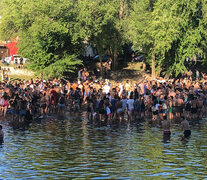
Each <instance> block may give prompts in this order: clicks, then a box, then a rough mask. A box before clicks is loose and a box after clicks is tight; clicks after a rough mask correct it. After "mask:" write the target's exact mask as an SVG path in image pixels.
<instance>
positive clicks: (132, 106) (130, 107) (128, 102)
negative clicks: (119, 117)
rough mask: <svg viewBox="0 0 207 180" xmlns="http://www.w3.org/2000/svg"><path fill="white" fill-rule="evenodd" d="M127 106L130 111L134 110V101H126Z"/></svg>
mask: <svg viewBox="0 0 207 180" xmlns="http://www.w3.org/2000/svg"><path fill="white" fill-rule="evenodd" d="M127 104H128V108H129V109H130V110H131V109H134V99H128V100H127Z"/></svg>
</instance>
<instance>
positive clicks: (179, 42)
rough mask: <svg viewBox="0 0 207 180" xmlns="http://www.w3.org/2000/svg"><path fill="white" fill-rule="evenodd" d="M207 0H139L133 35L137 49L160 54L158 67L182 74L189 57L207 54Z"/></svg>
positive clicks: (156, 54)
mask: <svg viewBox="0 0 207 180" xmlns="http://www.w3.org/2000/svg"><path fill="white" fill-rule="evenodd" d="M206 4H207V1H206V0H187V1H184V0H183V1H182V0H156V1H153V0H137V1H135V5H134V10H133V11H132V13H131V23H130V31H129V33H130V35H131V37H132V38H133V40H132V41H133V43H134V46H135V47H136V49H140V50H142V51H144V52H147V53H148V54H150V52H151V53H154V54H155V56H156V66H157V69H160V68H161V69H163V70H164V71H165V72H166V73H168V74H174V75H178V74H179V73H183V72H184V71H185V70H186V67H185V60H186V58H190V59H192V58H193V57H195V56H196V55H198V54H199V55H200V54H201V55H205V54H206V47H207V44H206V43H207V41H206V40H207V34H206V28H207V26H206V25H207V19H206V14H207V11H206V6H207V5H206Z"/></svg>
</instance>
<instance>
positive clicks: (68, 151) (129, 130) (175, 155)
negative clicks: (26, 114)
mask: <svg viewBox="0 0 207 180" xmlns="http://www.w3.org/2000/svg"><path fill="white" fill-rule="evenodd" d="M1 124H3V128H4V133H5V142H4V144H2V145H0V179H132V180H134V179H205V178H206V179H207V119H206V120H205V119H204V120H201V121H199V122H195V123H193V125H191V126H192V135H191V137H190V139H188V140H187V139H186V140H183V138H182V132H181V131H180V130H179V127H178V125H177V124H174V125H173V127H172V129H171V130H172V135H171V138H170V140H168V141H167V142H164V141H163V134H162V129H161V128H159V127H150V125H149V123H147V122H142V123H131V124H126V123H121V124H117V125H111V126H110V127H108V126H102V125H94V124H92V123H86V121H82V120H64V121H63V120H48V121H42V122H40V123H33V124H31V125H30V127H29V128H28V129H27V130H25V131H20V130H13V129H12V128H11V127H9V126H7V125H6V124H5V123H3V122H1Z"/></svg>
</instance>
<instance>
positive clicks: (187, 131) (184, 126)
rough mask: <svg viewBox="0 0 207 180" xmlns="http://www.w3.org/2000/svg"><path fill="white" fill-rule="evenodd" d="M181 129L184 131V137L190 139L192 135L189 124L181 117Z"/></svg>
mask: <svg viewBox="0 0 207 180" xmlns="http://www.w3.org/2000/svg"><path fill="white" fill-rule="evenodd" d="M181 120H182V122H181V128H182V130H183V131H184V137H185V138H186V137H189V136H190V135H191V130H190V125H189V122H188V121H187V120H186V119H185V118H184V117H183V116H182V117H181Z"/></svg>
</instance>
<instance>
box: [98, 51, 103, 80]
mask: <svg viewBox="0 0 207 180" xmlns="http://www.w3.org/2000/svg"><path fill="white" fill-rule="evenodd" d="M99 59H100V64H101V77H103V61H102V55H100V54H99Z"/></svg>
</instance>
